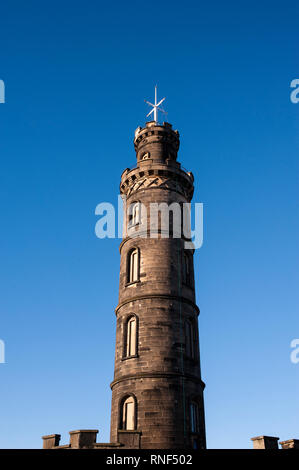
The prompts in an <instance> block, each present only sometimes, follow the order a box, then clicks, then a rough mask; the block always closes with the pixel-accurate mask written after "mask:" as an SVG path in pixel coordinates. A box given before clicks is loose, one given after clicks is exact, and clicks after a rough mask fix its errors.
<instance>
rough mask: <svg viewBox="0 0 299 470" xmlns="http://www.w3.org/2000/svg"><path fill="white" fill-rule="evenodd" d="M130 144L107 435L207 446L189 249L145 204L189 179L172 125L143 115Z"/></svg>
mask: <svg viewBox="0 0 299 470" xmlns="http://www.w3.org/2000/svg"><path fill="white" fill-rule="evenodd" d="M134 146H135V151H136V156H137V165H136V167H135V168H133V169H132V170H129V169H126V170H125V171H124V172H123V174H122V176H121V183H120V191H121V194H122V196H123V198H124V200H126V208H125V213H124V220H125V222H126V224H127V227H128V233H127V232H126V233H125V234H124V237H123V240H122V242H121V244H120V256H121V261H120V281H119V303H118V306H117V308H116V318H117V326H116V348H115V369H114V380H113V382H112V383H111V389H112V410H111V436H110V437H111V442H124V443H125V445H127V447H140V448H144V449H145V448H152V449H158V448H166V449H167V448H168V449H171V448H181V449H183V448H205V447H206V441H205V422H204V402H203V389H204V383H203V382H202V380H201V372H200V358H199V339H198V338H199V336H198V320H197V318H198V314H199V309H198V307H197V305H196V303H195V289H194V287H195V286H194V271H193V254H194V253H193V252H194V250H192V249H186V248H185V241H186V239H185V237H184V235H183V234H182V235H181V236H180V237H179V238H178V237H174V232H175V231H174V230H173V219H172V217H170V227H169V229H170V231H169V236H167V234H166V235H165V230H164V225H163V224H162V222H161V220H162V219H161V216H159V217H160V218H159V217H158V219H157V220H158V221H159V223H158V226H157V230H155V227H154V228H153V221H152V218H151V217H150V214H153V213H154V212H152V213H151V212H150V204H151V203H158V204H161V203H166V204H167V205H170V204H172V203H174V202H175V203H178V204H179V207H181V208H182V204H183V203H188V202H190V201H191V199H192V196H193V189H194V188H193V181H194V179H193V175H192V173H190V172H186V171H184V170H183V169H182V168H181V165H180V163H178V162H177V152H178V149H179V133H178V131H174V130H173V129H172V126H171V124H168V123H163V124H158V123H157V122H155V121H152V122H147V123H146V126H145V127H144V128H138V129H137V130H136V132H135V139H134ZM158 212H159V210H158V211H156V213H158ZM170 213H171V212H170ZM156 215H159V214H156ZM150 231H151V236H150Z"/></svg>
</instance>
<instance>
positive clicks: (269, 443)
mask: <svg viewBox="0 0 299 470" xmlns="http://www.w3.org/2000/svg"><path fill="white" fill-rule="evenodd" d="M251 440H252V441H253V448H254V449H278V441H279V437H272V436H257V437H252V438H251Z"/></svg>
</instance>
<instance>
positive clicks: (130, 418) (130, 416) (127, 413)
mask: <svg viewBox="0 0 299 470" xmlns="http://www.w3.org/2000/svg"><path fill="white" fill-rule="evenodd" d="M135 408H136V407H135V400H134V398H133V397H132V396H129V397H128V398H126V400H125V401H124V402H123V405H122V409H121V428H122V429H125V430H127V431H133V430H134V429H135V423H136V416H135V414H136V409H135Z"/></svg>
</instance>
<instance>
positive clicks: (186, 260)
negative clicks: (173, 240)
mask: <svg viewBox="0 0 299 470" xmlns="http://www.w3.org/2000/svg"><path fill="white" fill-rule="evenodd" d="M191 263H192V260H191V256H190V255H189V254H187V253H184V254H183V283H184V284H187V285H188V286H191V285H192V268H191Z"/></svg>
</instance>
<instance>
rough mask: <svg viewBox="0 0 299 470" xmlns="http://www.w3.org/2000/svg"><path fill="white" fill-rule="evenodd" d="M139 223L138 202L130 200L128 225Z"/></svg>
mask: <svg viewBox="0 0 299 470" xmlns="http://www.w3.org/2000/svg"><path fill="white" fill-rule="evenodd" d="M139 223H140V202H138V201H137V202H132V204H131V205H130V210H129V226H130V227H131V226H133V225H137V224H139Z"/></svg>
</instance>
